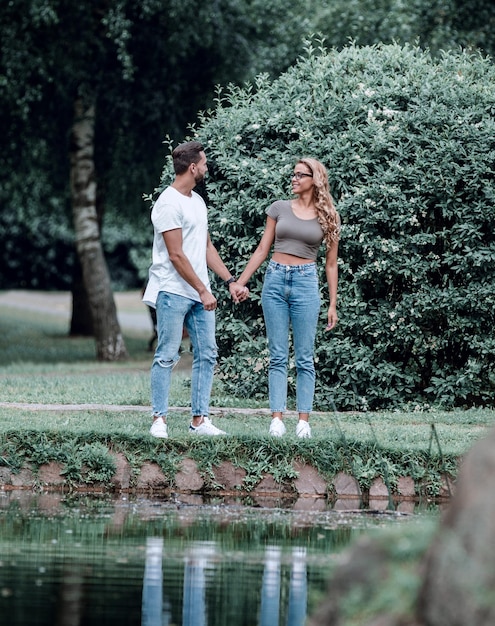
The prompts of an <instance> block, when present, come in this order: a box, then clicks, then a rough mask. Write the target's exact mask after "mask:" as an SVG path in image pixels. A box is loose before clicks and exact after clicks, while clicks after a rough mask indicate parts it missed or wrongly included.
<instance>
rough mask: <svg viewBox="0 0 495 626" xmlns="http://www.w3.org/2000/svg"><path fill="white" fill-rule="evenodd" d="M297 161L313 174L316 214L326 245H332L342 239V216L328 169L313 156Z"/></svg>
mask: <svg viewBox="0 0 495 626" xmlns="http://www.w3.org/2000/svg"><path fill="white" fill-rule="evenodd" d="M297 163H302V164H303V165H305V166H306V167H309V169H310V171H311V173H312V174H313V183H314V185H313V198H314V203H315V209H316V215H317V218H318V222H319V224H320V226H321V228H322V230H323V241H324V242H325V245H327V246H331V245H332V243H334V242H336V241H338V240H339V239H340V218H339V214H338V213H337V211H336V210H335V206H334V203H333V198H332V194H331V193H330V187H329V184H328V174H327V170H326V168H325V166H324V165H323V163H320V161H318V160H317V159H313V158H311V157H304V158H302V159H299V161H298V162H297Z"/></svg>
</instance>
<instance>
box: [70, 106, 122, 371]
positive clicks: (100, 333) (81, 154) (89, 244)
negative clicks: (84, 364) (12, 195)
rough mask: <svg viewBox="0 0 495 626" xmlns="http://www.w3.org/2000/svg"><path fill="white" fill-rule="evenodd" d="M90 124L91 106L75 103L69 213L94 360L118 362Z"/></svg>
mask: <svg viewBox="0 0 495 626" xmlns="http://www.w3.org/2000/svg"><path fill="white" fill-rule="evenodd" d="M94 120H95V111H94V106H93V105H90V106H86V105H85V104H84V103H83V101H82V99H77V100H76V102H75V104H74V124H73V127H72V135H71V147H70V162H71V173H70V186H71V196H72V212H73V219H74V231H75V241H76V250H77V254H78V257H79V261H80V263H81V268H82V275H83V283H84V287H85V289H86V293H87V296H88V301H89V309H90V311H91V319H92V323H93V331H94V336H95V340H96V356H97V358H98V360H100V361H118V360H121V359H125V358H127V356H128V354H127V349H126V346H125V343H124V339H123V337H122V333H121V330H120V325H119V322H118V319H117V309H116V306H115V301H114V298H113V292H112V288H111V283H110V275H109V272H108V267H107V264H106V261H105V257H104V255H103V249H102V246H101V240H100V228H99V225H98V216H97V212H96V178H95V166H94V159H93V154H94Z"/></svg>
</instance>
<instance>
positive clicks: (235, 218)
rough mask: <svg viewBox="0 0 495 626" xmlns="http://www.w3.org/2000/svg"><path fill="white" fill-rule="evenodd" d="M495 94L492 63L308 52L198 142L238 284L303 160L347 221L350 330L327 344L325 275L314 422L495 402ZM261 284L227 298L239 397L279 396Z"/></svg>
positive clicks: (459, 56) (226, 341)
mask: <svg viewBox="0 0 495 626" xmlns="http://www.w3.org/2000/svg"><path fill="white" fill-rule="evenodd" d="M494 94H495V70H494V67H493V64H492V63H491V62H490V61H489V60H487V59H484V58H482V57H481V56H479V55H470V54H467V53H462V52H461V51H459V52H449V53H445V54H443V55H442V56H441V58H436V59H432V57H431V56H430V55H429V54H428V53H427V52H424V51H421V50H420V49H419V48H414V47H410V46H407V45H406V46H404V47H401V46H399V45H389V46H385V45H384V46H377V47H364V48H358V47H355V46H349V47H347V48H345V49H343V50H342V51H340V52H338V51H336V50H333V51H326V50H325V49H323V48H322V47H320V48H318V49H314V48H313V47H312V45H311V44H308V49H307V54H306V55H305V56H304V58H301V59H300V60H299V61H298V62H297V64H296V65H295V66H294V67H293V68H291V69H290V70H289V71H287V72H286V73H285V74H283V75H282V76H280V78H278V79H277V80H275V81H273V82H271V81H269V80H268V78H267V77H265V76H260V77H259V78H258V80H257V82H256V84H255V85H254V86H248V87H246V88H242V89H241V88H236V87H231V88H230V89H228V90H227V92H226V93H224V94H222V93H220V94H219V97H218V100H217V105H216V108H215V110H213V111H210V112H208V113H206V114H204V116H203V117H202V118H201V122H200V124H199V126H198V127H197V128H194V129H192V134H193V135H194V137H196V138H199V139H200V140H201V141H203V142H204V144H205V146H206V149H207V153H208V158H209V163H210V177H209V181H208V202H209V206H210V218H209V219H210V230H211V236H212V240H213V241H214V243H215V244H216V245H217V247H218V248H219V251H220V253H221V255H222V257H223V258H224V259H226V260H227V262H228V263H229V264H230V267H231V269H232V271H233V272H240V271H241V270H242V268H243V267H244V265H245V263H246V261H247V259H248V258H249V256H250V254H251V253H252V252H253V250H254V248H255V246H256V245H257V242H258V240H259V236H260V234H261V232H262V230H263V226H264V223H265V210H266V208H267V206H268V205H269V204H270V203H271V202H272V201H273V200H274V199H276V198H280V197H288V196H289V183H290V178H291V172H292V169H293V166H294V163H295V161H296V159H297V158H299V157H300V156H304V155H311V156H315V157H316V158H319V159H320V160H322V161H323V162H324V163H325V164H326V166H327V168H328V171H329V178H330V183H331V189H332V192H333V195H334V198H335V200H336V203H337V206H338V210H339V212H340V214H341V217H342V222H343V228H342V239H341V244H340V249H339V268H340V280H339V305H338V310H339V315H340V324H339V326H338V327H337V329H336V330H335V331H334V332H332V333H331V334H328V333H325V331H324V323H325V313H326V308H325V307H326V305H327V297H328V294H327V288H326V283H325V281H324V272H323V262H320V263H319V267H320V274H321V284H322V287H321V290H322V296H323V305H322V308H321V323H320V326H319V330H318V334H317V348H316V359H317V370H318V376H317V397H316V408H318V409H326V408H330V407H337V408H338V409H339V410H347V409H363V408H372V409H378V408H388V409H390V408H394V407H406V406H410V407H414V406H417V405H418V406H420V407H425V406H426V405H428V404H430V405H432V404H433V405H437V406H443V407H451V406H471V405H491V404H492V403H493V392H494V389H495V372H494V367H493V363H494V356H493V355H494V349H495V339H494V335H493V332H492V329H493V322H494V305H495V298H494V294H493V284H494V261H495V239H494V229H493V222H494V218H495V205H494V199H495V198H494V196H495V189H494V182H493V171H494V166H495V121H494V114H495V95H494ZM322 261H323V249H322ZM263 273H264V272H263V267H262V268H261V269H260V270H259V271H258V272H257V274H256V275H255V276H254V277H253V279H252V282H251V284H250V289H251V300H250V302H249V303H247V304H245V305H241V306H234V305H233V304H231V303H230V302H229V301H228V294H227V293H226V291H225V289H223V287H222V286H221V285H220V284H218V288H217V293H218V294H219V305H220V306H219V310H218V343H219V349H220V357H221V358H220V378H221V379H222V380H223V383H224V384H225V385H226V386H227V387H228V388H229V391H230V392H231V393H234V392H235V393H237V394H239V395H241V396H250V397H253V396H256V395H259V396H266V393H267V389H266V386H267V375H266V365H267V352H266V344H265V341H264V332H265V331H264V323H263V316H262V311H261V306H260V302H259V299H260V294H261V287H262V280H263ZM293 372H294V370H293V367H291V372H290V373H291V388H293V378H294V375H293Z"/></svg>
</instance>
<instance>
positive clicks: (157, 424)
mask: <svg viewBox="0 0 495 626" xmlns="http://www.w3.org/2000/svg"><path fill="white" fill-rule="evenodd" d="M150 433H151V434H152V435H153V437H160V439H166V438H167V437H168V433H167V424H165V420H164V419H163V417H157V418H156V419H155V420H154V421H153V424H151V428H150Z"/></svg>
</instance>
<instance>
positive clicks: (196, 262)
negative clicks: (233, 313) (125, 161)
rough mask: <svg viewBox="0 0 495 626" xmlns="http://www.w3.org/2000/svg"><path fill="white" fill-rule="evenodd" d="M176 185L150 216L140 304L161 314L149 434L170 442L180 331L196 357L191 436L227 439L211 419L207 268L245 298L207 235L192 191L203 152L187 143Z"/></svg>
mask: <svg viewBox="0 0 495 626" xmlns="http://www.w3.org/2000/svg"><path fill="white" fill-rule="evenodd" d="M172 159H173V165H174V172H175V179H174V182H173V183H172V184H171V185H170V186H169V187H167V188H166V189H165V190H164V191H163V192H162V193H161V195H160V196H159V198H158V200H157V201H156V203H155V205H154V206H153V210H152V212H151V221H152V222H153V226H154V240H153V262H152V265H151V268H150V271H149V280H148V285H147V287H146V291H145V293H144V296H143V302H144V303H145V304H147V305H149V306H152V307H155V308H156V313H157V331H158V343H157V346H156V350H155V355H154V357H153V364H152V366H151V404H152V410H153V423H152V425H151V429H150V433H151V434H152V435H153V436H154V437H161V438H166V437H168V433H167V423H166V420H167V412H168V398H169V392H170V380H171V374H172V368H173V367H174V365H175V364H176V363H177V361H178V360H179V348H180V344H181V341H182V329H183V326H185V327H186V329H187V332H188V334H189V338H190V340H191V345H192V351H193V363H192V378H191V414H192V420H191V424H190V426H189V432H190V433H191V434H197V435H224V434H225V432H224V431H223V430H220V429H219V428H217V427H216V426H214V425H213V424H212V423H211V421H210V420H209V418H208V410H209V402H210V394H211V387H212V384H213V370H214V368H215V365H216V360H217V345H216V341H215V309H216V307H217V300H216V298H215V296H214V295H213V294H212V293H211V289H210V282H209V278H208V268H209V269H211V270H213V271H214V272H215V273H216V274H218V276H220V278H222V279H223V280H224V281H225V284H226V286H227V287H228V289H229V291H230V293H231V295H232V298H233V300H234V302H236V303H237V302H241V301H243V300H245V299H246V298H247V297H248V291H247V289H245V288H244V287H242V286H240V285H238V284H237V282H236V279H235V278H234V277H233V276H232V274H231V273H230V272H229V270H228V269H227V267H226V266H225V264H224V263H223V261H222V259H221V258H220V256H219V254H218V252H217V250H216V248H215V246H214V245H213V244H212V242H211V240H210V235H209V233H208V218H207V209H206V204H205V202H204V200H203V199H202V198H201V196H200V195H199V194H197V193H196V192H195V191H193V189H194V187H195V186H196V185H197V184H198V183H199V182H201V181H202V180H203V178H204V177H205V174H206V172H207V171H208V166H207V162H206V155H205V152H204V149H203V146H202V145H201V144H200V143H199V142H197V141H190V142H186V143H183V144H181V145H179V146H177V147H176V148H175V150H174V151H173V152H172Z"/></svg>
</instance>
